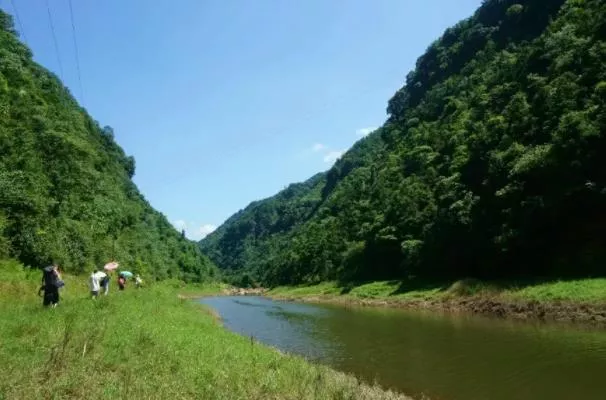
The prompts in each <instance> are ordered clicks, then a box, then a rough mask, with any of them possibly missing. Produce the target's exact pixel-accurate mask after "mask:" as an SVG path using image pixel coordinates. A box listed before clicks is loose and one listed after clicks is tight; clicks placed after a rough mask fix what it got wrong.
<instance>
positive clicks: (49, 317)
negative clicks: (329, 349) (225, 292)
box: [0, 263, 401, 399]
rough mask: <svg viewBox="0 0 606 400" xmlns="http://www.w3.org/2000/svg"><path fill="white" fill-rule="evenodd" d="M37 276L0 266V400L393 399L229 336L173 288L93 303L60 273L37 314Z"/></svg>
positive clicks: (81, 281) (79, 281) (82, 284)
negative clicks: (54, 293) (62, 283)
mask: <svg viewBox="0 0 606 400" xmlns="http://www.w3.org/2000/svg"><path fill="white" fill-rule="evenodd" d="M39 278H40V276H39V274H38V273H34V274H28V273H27V272H24V271H23V270H22V269H21V268H20V267H19V266H18V265H17V264H13V265H8V264H6V263H2V264H1V265H0V282H2V287H1V288H0V289H1V291H0V320H1V321H2V324H0V338H1V340H0V360H2V367H3V368H2V374H0V399H37V398H57V399H59V398H70V399H116V398H129V399H185V398H192V399H194V398H195V399H356V398H368V399H371V398H401V397H398V396H397V395H396V394H393V393H389V392H385V391H382V390H381V389H379V388H373V387H369V386H366V385H363V384H360V383H359V382H358V381H357V380H356V379H355V378H353V377H351V376H348V375H345V374H343V373H339V372H336V371H334V370H332V369H329V368H327V367H324V366H319V365H314V364H310V363H308V362H306V361H305V360H303V359H302V358H299V357H294V356H288V355H284V354H281V353H279V352H278V351H275V350H273V349H270V348H268V347H266V346H263V345H261V344H259V343H251V341H250V339H248V338H244V337H240V336H238V335H235V334H233V333H230V332H228V331H227V330H225V329H224V328H223V327H221V326H220V325H219V324H218V323H217V321H216V318H214V317H213V313H212V312H210V311H209V310H208V309H205V308H203V307H202V306H200V305H198V304H196V303H194V302H192V301H189V300H185V299H183V298H179V297H178V296H177V293H179V291H180V290H181V291H182V290H184V289H185V288H183V287H179V288H175V287H174V286H175V284H174V282H173V284H162V285H152V286H148V287H145V288H143V289H139V290H137V289H135V288H132V287H128V288H127V290H126V291H124V292H118V291H116V290H113V291H111V292H110V295H109V296H108V297H103V296H102V297H100V298H98V299H97V300H92V299H90V298H89V297H88V289H87V287H86V279H85V278H77V277H66V287H65V290H64V291H63V292H62V301H61V303H60V304H59V306H58V307H57V308H55V309H44V308H42V306H41V299H40V298H38V297H37V295H36V290H37V285H38V280H39ZM177 286H180V285H177ZM112 289H114V288H112ZM196 289H203V288H202V287H198V288H192V289H191V290H192V291H194V290H196ZM205 289H208V290H210V288H209V287H206V288H205ZM215 289H216V288H215ZM188 290H189V289H188ZM186 292H187V290H186Z"/></svg>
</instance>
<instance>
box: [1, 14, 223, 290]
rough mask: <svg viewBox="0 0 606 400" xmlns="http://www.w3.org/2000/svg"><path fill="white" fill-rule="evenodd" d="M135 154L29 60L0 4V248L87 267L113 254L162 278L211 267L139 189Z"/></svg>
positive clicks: (193, 275) (203, 274)
mask: <svg viewBox="0 0 606 400" xmlns="http://www.w3.org/2000/svg"><path fill="white" fill-rule="evenodd" d="M134 173H135V161H134V159H133V158H132V157H128V156H126V155H125V154H124V151H123V150H122V149H121V148H120V146H118V145H117V144H116V142H115V141H114V137H113V132H112V129H111V128H109V127H105V128H102V127H100V126H99V124H98V123H97V122H96V121H94V120H93V119H92V118H91V117H90V116H89V115H88V114H87V113H86V111H85V110H84V109H83V108H81V107H80V106H79V105H78V104H77V103H76V101H75V100H74V98H73V97H72V96H71V95H70V93H69V92H68V90H67V89H66V88H65V87H64V86H63V85H62V83H61V82H60V81H59V79H57V77H56V76H54V75H53V74H52V73H50V72H49V71H47V70H46V69H44V68H43V67H41V66H40V65H38V64H36V63H34V62H33V61H32V54H31V52H30V50H29V49H28V48H27V47H26V46H24V45H23V44H22V43H20V42H19V40H18V38H17V34H16V32H15V30H14V28H13V23H12V19H11V18H10V16H8V15H7V14H5V13H4V12H2V11H0V257H9V256H10V257H15V258H18V259H19V260H21V261H22V262H23V263H25V264H26V265H30V266H45V265H47V264H48V263H49V262H51V261H52V260H55V261H57V262H58V263H60V265H61V266H62V267H63V268H64V269H65V270H67V271H71V272H80V271H89V270H90V269H91V268H92V267H93V265H97V266H99V265H102V264H103V263H105V262H108V261H110V260H111V259H116V260H118V261H119V262H120V263H121V264H122V265H123V266H124V267H127V268H129V269H132V270H135V271H139V272H141V273H144V274H146V275H147V276H148V277H150V278H151V277H152V276H153V277H155V278H158V279H161V278H166V277H179V278H183V279H186V280H194V281H198V280H202V279H205V278H207V277H208V276H209V275H210V274H214V271H215V267H214V266H213V265H212V263H211V262H210V260H208V258H206V257H205V256H204V255H203V254H202V253H201V251H200V249H199V248H198V246H197V245H196V244H195V243H193V242H190V241H188V240H186V239H184V238H182V237H181V235H180V233H178V232H177V231H176V230H175V229H174V228H173V227H172V226H171V225H170V224H169V222H168V221H167V220H166V218H165V217H164V216H163V215H162V214H160V213H159V212H157V211H155V210H154V209H153V208H152V207H151V206H150V205H149V204H148V202H147V201H146V200H145V199H144V198H143V197H142V196H141V194H140V193H139V191H138V190H137V187H136V186H135V184H134V183H133V182H132V180H131V178H132V177H133V175H134Z"/></svg>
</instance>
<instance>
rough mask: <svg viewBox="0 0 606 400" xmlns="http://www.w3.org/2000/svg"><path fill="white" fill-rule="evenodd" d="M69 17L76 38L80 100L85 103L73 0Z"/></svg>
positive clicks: (75, 50) (70, 4) (75, 49)
mask: <svg viewBox="0 0 606 400" xmlns="http://www.w3.org/2000/svg"><path fill="white" fill-rule="evenodd" d="M69 15H70V18H71V21H72V37H73V38H74V52H75V54H76V70H77V71H78V84H79V85H80V98H81V99H82V101H84V89H83V88H82V77H81V76H80V56H79V53H78V42H77V41H76V24H74V10H73V8H72V0H69Z"/></svg>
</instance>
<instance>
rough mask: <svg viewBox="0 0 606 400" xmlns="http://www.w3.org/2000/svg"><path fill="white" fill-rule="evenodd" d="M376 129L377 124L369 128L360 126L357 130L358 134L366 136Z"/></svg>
mask: <svg viewBox="0 0 606 400" xmlns="http://www.w3.org/2000/svg"><path fill="white" fill-rule="evenodd" d="M376 130H377V128H376V127H375V126H369V127H368V128H360V129H358V130H357V131H356V135H358V136H360V137H364V136H366V135H368V134H369V133H372V132H374V131H376Z"/></svg>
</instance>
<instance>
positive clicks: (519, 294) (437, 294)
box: [268, 278, 606, 303]
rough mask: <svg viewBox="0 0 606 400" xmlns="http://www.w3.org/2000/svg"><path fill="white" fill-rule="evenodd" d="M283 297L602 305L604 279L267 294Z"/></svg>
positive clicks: (394, 284)
mask: <svg viewBox="0 0 606 400" xmlns="http://www.w3.org/2000/svg"><path fill="white" fill-rule="evenodd" d="M268 295H269V296H275V297H284V298H292V299H297V298H305V297H307V298H312V297H317V298H322V299H328V300H330V299H332V300H335V301H351V300H353V301H355V300H378V301H381V300H384V301H393V302H406V301H418V300H440V299H446V298H460V297H492V298H501V299H503V300H535V301H540V302H554V301H565V302H573V303H574V302H577V303H585V302H589V303H606V279H602V278H600V279H598V278H596V279H581V280H571V281H551V282H542V283H521V282H491V283H487V282H482V281H478V280H475V279H464V280H461V281H457V282H454V283H451V284H443V285H440V284H434V285H431V284H425V285H420V284H416V285H413V284H411V283H403V282H400V281H377V282H370V283H363V284H357V285H349V286H342V285H339V284H337V283H336V282H324V283H321V284H317V285H302V286H282V287H277V288H274V289H272V290H270V291H269V292H268Z"/></svg>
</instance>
